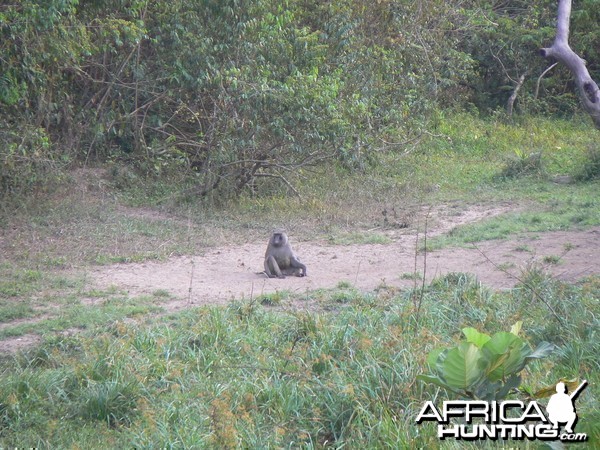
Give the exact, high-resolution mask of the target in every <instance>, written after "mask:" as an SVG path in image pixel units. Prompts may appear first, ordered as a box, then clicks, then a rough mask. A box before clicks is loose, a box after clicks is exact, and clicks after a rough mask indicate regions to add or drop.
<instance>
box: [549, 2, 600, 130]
mask: <svg viewBox="0 0 600 450" xmlns="http://www.w3.org/2000/svg"><path fill="white" fill-rule="evenodd" d="M570 18H571V0H559V1H558V13H557V23H556V37H555V38H554V42H553V43H552V46H551V47H548V48H542V49H541V50H540V54H541V55H542V56H543V57H544V58H547V59H552V60H556V61H558V62H560V63H562V64H564V65H565V66H567V68H568V69H569V70H570V71H571V73H572V74H573V76H574V77H575V84H576V85H577V89H578V91H579V96H580V98H581V102H582V103H583V107H584V109H585V110H586V111H587V113H588V114H589V115H590V116H591V118H592V120H593V121H594V125H595V126H596V128H598V129H600V90H599V89H598V85H597V84H596V82H595V81H594V80H592V77H591V76H590V73H589V72H588V70H587V67H586V63H585V61H584V60H583V59H582V58H580V57H579V56H578V55H577V54H576V53H575V52H574V51H573V50H572V49H571V47H570V46H569V20H570Z"/></svg>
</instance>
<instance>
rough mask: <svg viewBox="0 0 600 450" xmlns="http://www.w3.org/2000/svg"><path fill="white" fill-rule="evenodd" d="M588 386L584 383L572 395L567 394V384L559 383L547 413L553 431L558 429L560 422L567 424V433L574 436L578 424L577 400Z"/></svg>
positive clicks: (584, 381) (547, 407)
mask: <svg viewBox="0 0 600 450" xmlns="http://www.w3.org/2000/svg"><path fill="white" fill-rule="evenodd" d="M586 386H587V381H586V380H583V382H582V383H581V384H580V385H579V386H578V387H577V389H575V392H573V393H572V394H571V395H568V394H567V387H566V386H565V383H563V382H559V383H557V384H556V394H553V395H552V397H550V401H549V402H548V406H546V411H547V412H548V419H550V422H552V425H553V427H552V428H553V429H555V430H556V429H558V424H559V422H562V423H565V422H566V424H567V426H566V427H565V431H566V432H567V433H570V434H573V427H574V426H575V423H576V422H577V413H576V412H575V404H574V402H575V398H576V397H577V396H578V395H579V393H580V392H581V391H582V390H583V388H584V387H586Z"/></svg>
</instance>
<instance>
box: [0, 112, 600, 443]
mask: <svg viewBox="0 0 600 450" xmlns="http://www.w3.org/2000/svg"><path fill="white" fill-rule="evenodd" d="M434 134H435V136H434V137H433V136H428V137H426V138H424V140H423V141H422V142H421V143H420V145H418V146H417V147H415V148H414V149H412V151H411V152H409V153H407V154H403V155H395V156H394V155H381V156H380V158H381V161H380V162H381V164H380V165H379V166H377V167H376V168H374V169H373V170H372V172H371V173H368V174H366V176H364V175H361V176H358V175H356V176H349V175H347V174H345V173H343V172H341V171H336V170H331V168H330V169H329V170H328V171H327V172H325V174H319V173H317V174H311V173H306V174H303V175H304V177H305V178H304V180H300V184H299V185H298V189H299V191H300V193H301V197H300V198H292V199H290V198H289V197H284V196H283V195H282V196H275V197H272V198H270V199H269V200H265V199H261V198H247V199H243V200H242V201H241V202H240V203H239V204H237V205H233V206H229V207H228V209H222V210H220V211H215V210H209V211H207V210H206V209H205V208H203V207H201V206H198V205H194V204H193V203H191V204H190V203H186V204H183V205H182V204H180V203H179V199H177V196H176V195H174V194H172V192H173V191H172V188H170V187H169V186H168V185H166V184H163V185H159V184H157V183H155V184H154V185H153V187H152V188H151V189H145V190H144V191H141V190H137V191H136V190H135V189H129V190H128V191H125V192H122V193H120V194H119V196H118V197H116V198H115V191H114V190H113V189H111V187H110V186H108V187H107V186H106V184H105V183H106V181H105V180H104V179H102V178H101V177H98V178H93V177H92V178H89V179H86V182H85V185H86V186H85V187H82V183H81V180H79V184H78V186H79V188H78V189H77V190H70V191H69V192H67V193H64V195H61V196H53V197H51V198H50V199H47V200H45V201H44V202H43V203H42V204H40V203H39V202H30V203H28V204H27V206H25V207H23V208H22V209H20V210H17V211H16V212H14V213H12V214H11V217H5V218H4V219H3V220H2V224H3V225H4V226H5V230H4V233H3V237H4V241H3V242H4V250H5V255H6V256H7V260H6V261H5V262H0V322H1V323H2V324H4V325H2V328H0V336H2V337H7V336H18V335H21V334H24V333H41V334H44V336H45V342H44V343H43V344H42V345H41V346H40V347H39V348H35V349H33V350H31V351H28V352H26V353H25V354H22V355H19V356H17V357H16V364H15V360H14V359H13V358H12V357H7V358H6V359H5V360H4V361H3V363H2V367H3V368H2V378H1V382H0V390H1V392H0V424H1V425H2V426H1V428H0V430H1V431H0V447H10V446H19V447H22V446H38V447H52V448H59V447H60V448H64V447H71V446H73V445H75V444H77V445H79V446H80V447H89V448H100V447H110V446H113V447H123V446H133V445H135V446H138V447H159V446H164V447H173V448H181V447H185V446H187V447H193V446H197V447H205V446H209V447H210V446H212V447H214V448H222V447H227V446H231V445H238V444H241V445H243V446H245V447H269V446H271V447H281V446H288V445H291V446H295V445H300V444H301V445H305V446H308V447H311V446H317V447H318V446H320V445H323V444H325V443H326V442H332V441H334V442H335V444H334V445H341V444H342V443H343V442H347V443H352V445H353V446H359V445H364V446H367V447H385V446H386V445H391V446H392V447H394V446H398V445H399V446H401V447H403V446H408V445H410V446H415V445H416V446H424V447H431V446H437V444H438V443H439V441H437V438H435V436H434V435H433V434H432V433H433V432H432V430H431V429H430V428H428V427H427V426H420V427H417V426H415V425H414V423H413V418H414V416H415V415H416V412H417V411H418V408H419V407H420V406H421V405H422V403H423V402H424V401H425V400H428V399H436V400H438V401H439V400H441V399H442V398H444V395H443V393H438V391H437V390H435V389H433V388H430V387H426V386H423V385H420V384H418V383H417V382H416V381H415V376H416V375H418V374H419V373H423V372H426V371H427V369H426V367H425V364H424V358H425V356H426V353H427V352H428V351H429V350H431V349H432V348H434V347H436V346H439V345H444V344H449V343H451V342H453V339H456V338H457V336H458V334H459V332H460V329H461V328H462V327H464V326H475V327H477V328H479V329H480V330H482V331H485V332H488V333H493V332H495V331H499V330H506V329H507V328H508V327H509V326H510V324H511V323H514V322H515V321H517V320H523V321H524V322H525V325H524V330H525V332H526V333H527V337H528V339H530V341H531V342H532V344H536V343H537V342H539V341H541V340H547V341H551V342H554V343H555V344H557V345H559V346H560V350H559V351H558V352H557V354H556V355H554V356H553V357H552V358H551V359H549V360H547V361H544V362H542V363H536V364H535V365H533V366H531V367H530V368H529V369H528V370H527V371H526V372H525V373H524V385H525V386H528V387H531V388H532V389H533V390H536V389H539V388H540V387H542V386H545V385H548V384H552V383H554V382H556V378H557V377H559V376H562V377H567V378H572V377H577V376H580V377H586V378H587V379H588V380H589V381H590V384H591V386H594V385H597V383H598V381H599V380H598V373H599V370H598V369H599V368H600V367H599V361H598V356H597V355H598V354H600V352H599V350H600V349H599V348H598V339H597V336H595V334H594V333H595V330H597V329H598V319H597V317H600V315H599V313H600V311H599V309H600V307H599V299H600V281H599V280H598V279H590V280H587V281H586V282H582V283H580V284H578V285H577V286H567V285H563V284H560V283H557V282H555V281H554V280H551V279H549V278H547V277H545V276H544V275H543V274H539V273H537V272H535V270H534V271H532V273H530V274H527V277H529V278H528V280H529V282H530V284H531V286H530V287H529V288H519V289H515V290H514V291H510V292H498V293H493V292H489V291H488V290H486V289H485V288H484V287H482V286H480V285H479V284H478V283H476V282H475V281H474V280H472V279H470V278H469V277H465V276H448V277H446V278H444V279H442V280H438V281H437V282H435V283H434V284H432V285H431V286H429V287H428V288H427V290H426V295H425V297H424V300H423V301H424V305H423V306H424V307H423V308H422V310H421V311H422V313H421V314H420V315H419V316H417V315H416V314H415V311H414V307H413V304H412V302H411V301H410V300H409V299H410V292H390V291H380V292H378V293H373V294H368V295H364V294H361V293H357V292H355V291H353V290H352V289H351V287H347V286H341V287H340V288H339V289H338V290H336V291H334V292H318V293H315V294H314V296H315V298H316V299H317V301H318V304H319V305H320V308H318V309H317V310H316V311H314V312H311V313H307V312H285V311H282V310H279V309H269V308H268V307H264V306H261V305H257V304H234V305H232V306H230V307H228V308H225V309H211V308H206V309H197V310H190V311H186V312H183V313H181V314H178V315H176V316H172V317H161V318H152V315H150V316H149V315H148V314H150V313H154V312H156V311H159V310H160V301H161V298H163V297H164V296H165V295H168V293H163V292H157V293H155V295H154V296H152V297H148V298H134V299H132V298H128V297H127V295H126V293H122V292H118V291H117V290H109V291H106V292H97V291H90V290H89V287H87V285H86V282H85V272H86V270H87V268H88V267H90V265H93V264H106V263H112V262H127V261H140V260H146V259H164V258H166V257H168V256H170V255H172V254H185V253H198V252H201V251H202V250H203V249H204V248H206V246H207V245H211V244H218V243H221V242H224V241H230V242H236V241H244V240H247V239H253V238H255V237H256V236H258V235H261V234H262V233H263V230H264V229H265V228H266V229H268V228H270V227H271V226H272V225H273V224H281V225H285V226H287V227H288V228H291V229H293V230H295V231H296V233H297V234H298V233H300V234H302V233H305V236H308V235H317V236H320V237H326V238H330V239H331V240H333V241H334V242H340V243H344V242H348V240H350V241H351V242H364V241H369V239H371V236H370V235H369V233H368V232H367V231H366V230H368V229H370V228H372V227H374V226H381V220H382V216H381V211H382V209H383V208H392V207H393V208H395V210H396V211H398V214H399V216H401V218H407V219H410V217H411V215H412V214H414V211H415V210H417V209H418V208H420V207H422V205H429V204H431V205H436V204H439V203H453V204H459V205H465V204H470V203H473V202H478V203H486V204H495V203H498V202H509V203H510V204H513V205H514V206H515V208H521V209H520V210H519V211H518V212H514V213H510V214H507V215H504V216H500V217H498V218H495V219H490V220H488V221H486V222H484V223H481V224H476V225H471V226H465V227H460V228H458V229H456V230H454V231H453V232H452V233H450V234H449V235H448V236H444V237H440V238H439V239H437V240H432V241H431V244H432V245H433V246H440V245H462V244H464V243H466V242H470V241H473V240H479V239H490V238H503V237H506V236H508V235H511V234H514V233H519V232H523V231H532V230H533V231H544V230H548V229H564V228H573V227H585V226H590V225H598V224H599V223H600V208H599V205H598V200H597V190H598V183H597V182H588V183H576V184H568V185H562V184H555V183H552V182H551V181H549V178H551V177H552V176H555V175H564V174H574V173H576V172H577V171H578V170H579V167H580V166H581V165H582V164H583V160H584V155H585V152H586V150H587V149H588V148H589V147H590V146H592V145H593V143H594V138H595V136H594V135H593V133H591V132H590V129H589V128H587V127H585V126H584V125H581V126H578V125H574V124H573V122H560V121H549V120H539V119H536V120H534V119H528V120H526V121H524V122H523V123H522V124H520V126H510V125H506V124H502V123H499V122H486V121H480V120H477V119H473V118H471V117H468V116H453V117H450V118H446V119H444V120H441V121H440V123H439V124H438V126H437V129H436V130H435V131H434ZM535 152H541V154H542V165H541V166H537V167H536V168H535V170H533V171H531V172H530V173H528V174H526V175H522V176H517V177H513V178H509V179H507V178H502V177H499V176H498V175H499V174H500V173H502V171H503V170H505V169H506V168H507V167H512V165H514V160H515V159H516V160H517V161H519V160H523V159H524V158H526V157H527V155H529V154H531V153H535ZM505 171H506V170H505ZM324 175H325V176H324ZM170 189H171V190H170ZM63 197H66V198H67V201H65V199H64V198H63ZM174 199H175V200H174ZM124 203H127V204H129V205H137V206H140V205H141V206H144V207H146V208H147V205H149V204H153V205H156V204H160V205H162V207H163V208H165V207H168V208H169V209H170V214H171V215H170V216H169V217H171V218H172V217H173V214H175V217H176V219H175V220H173V219H172V220H164V216H163V215H162V213H157V212H156V210H155V209H133V208H131V207H126V206H124ZM74 273H75V275H73V274H74ZM531 288H533V289H534V290H535V291H536V292H537V293H538V294H540V295H542V296H543V298H544V299H545V300H546V303H542V302H540V301H537V300H536V299H537V298H538V297H536V296H535V295H533V294H532V291H531ZM90 305H93V307H90ZM549 309H552V310H553V311H554V312H556V313H557V314H558V315H561V316H563V317H567V318H568V319H569V320H568V326H562V325H561V324H559V323H558V322H557V320H556V319H554V318H553V317H554V315H553V314H550V311H549ZM131 318H134V319H136V320H134V321H132V320H130V319H131ZM16 319H19V320H20V322H19V323H16V324H14V325H9V323H10V322H11V321H14V320H16ZM144 321H147V322H144ZM73 328H77V329H81V330H85V331H82V332H80V333H78V334H75V335H72V334H71V333H68V334H57V333H56V332H59V331H61V330H71V329H73ZM597 404H598V402H597V393H595V392H594V391H593V390H592V389H588V390H587V392H586V394H585V395H584V396H582V397H581V398H580V400H579V401H578V412H579V413H580V417H581V419H580V425H579V426H578V431H587V432H588V433H595V435H594V436H592V439H596V442H598V441H597V440H598V439H600V436H599V435H598V430H597V429H596V430H595V431H593V430H592V429H591V426H592V424H597V423H600V420H598V419H600V417H599V410H598V406H597ZM579 427H581V429H580V428H579ZM449 445H451V444H449Z"/></svg>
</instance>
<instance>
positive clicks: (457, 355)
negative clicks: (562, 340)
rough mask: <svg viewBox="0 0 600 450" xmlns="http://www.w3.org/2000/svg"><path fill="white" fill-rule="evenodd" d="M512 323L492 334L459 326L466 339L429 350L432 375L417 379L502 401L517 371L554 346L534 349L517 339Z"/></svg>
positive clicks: (466, 394)
mask: <svg viewBox="0 0 600 450" xmlns="http://www.w3.org/2000/svg"><path fill="white" fill-rule="evenodd" d="M520 327H521V324H520V323H519V324H516V325H515V326H513V328H512V329H511V332H510V333H507V332H498V333H495V334H494V335H493V336H488V335H487V334H484V333H480V332H479V331H477V330H476V329H474V328H463V330H462V331H463V334H464V335H465V337H466V340H465V341H463V342H461V343H460V344H459V345H458V346H456V347H453V348H445V349H444V348H440V349H437V350H434V351H432V352H431V353H429V357H428V358H427V362H428V363H429V367H430V368H431V370H432V371H433V372H434V374H433V375H420V376H419V377H418V379H420V380H422V381H425V382H428V383H434V384H437V385H439V386H441V387H443V388H445V389H447V390H449V391H451V392H453V393H455V394H458V395H461V396H463V397H469V398H475V399H482V400H488V401H491V400H502V399H504V398H506V397H507V396H508V395H509V394H510V393H511V391H512V390H514V389H516V388H518V387H519V386H520V384H521V376H520V375H519V372H521V370H523V369H524V368H525V366H526V365H527V363H528V362H529V361H530V360H532V359H539V358H544V357H546V356H548V355H549V354H550V353H551V352H552V351H553V350H554V346H553V345H551V344H548V343H547V342H542V343H540V344H539V345H538V347H537V348H536V349H535V350H532V349H531V347H530V346H529V344H528V343H527V342H526V341H525V340H523V339H522V338H520V337H519V336H518V335H517V334H518V329H520Z"/></svg>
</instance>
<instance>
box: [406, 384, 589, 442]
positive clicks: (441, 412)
mask: <svg viewBox="0 0 600 450" xmlns="http://www.w3.org/2000/svg"><path fill="white" fill-rule="evenodd" d="M587 384H588V383H587V381H586V380H584V381H583V382H582V383H581V384H579V386H577V389H575V390H574V391H573V393H572V394H567V386H566V385H565V383H563V382H558V383H557V384H556V386H555V389H556V393H555V394H552V396H551V397H550V400H549V401H548V406H547V407H546V413H544V407H543V406H541V405H540V404H538V402H536V401H531V402H523V401H521V400H504V401H500V402H499V401H489V402H488V401H484V400H447V401H444V402H443V404H442V407H441V408H437V407H436V406H435V405H434V404H433V402H432V401H427V402H425V404H424V405H423V407H422V408H421V411H420V412H419V414H418V415H417V418H416V423H417V424H420V423H422V422H424V421H433V422H437V424H438V430H437V435H438V438H440V439H442V440H444V439H449V438H453V439H456V440H469V441H473V440H486V439H490V440H494V441H495V440H497V439H504V440H506V439H514V440H517V441H519V440H525V439H527V440H536V439H539V440H544V441H555V440H560V441H566V442H585V441H587V440H588V436H587V434H586V433H575V432H574V431H573V428H574V427H575V424H576V423H577V412H576V410H575V405H574V402H575V399H576V398H577V396H578V395H579V394H580V393H581V391H583V389H584V388H585V387H586V386H587ZM551 389H552V388H550V392H552V391H551ZM543 391H546V392H547V391H548V390H547V389H544V390H543ZM546 395H547V394H546ZM453 422H454V423H453ZM560 424H566V425H565V427H564V431H561V430H560Z"/></svg>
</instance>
